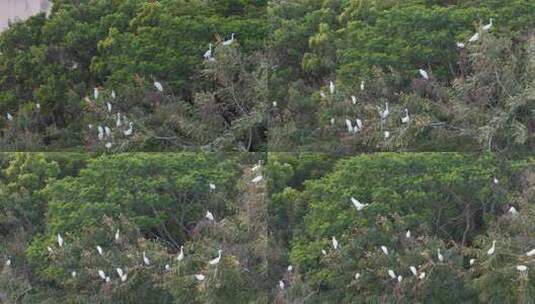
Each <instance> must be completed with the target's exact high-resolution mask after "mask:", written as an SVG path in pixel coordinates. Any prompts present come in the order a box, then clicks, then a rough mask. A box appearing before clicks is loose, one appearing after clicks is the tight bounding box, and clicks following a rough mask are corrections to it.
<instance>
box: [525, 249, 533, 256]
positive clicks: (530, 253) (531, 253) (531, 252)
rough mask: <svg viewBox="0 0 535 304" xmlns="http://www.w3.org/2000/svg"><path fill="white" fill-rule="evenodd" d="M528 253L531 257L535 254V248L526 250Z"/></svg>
mask: <svg viewBox="0 0 535 304" xmlns="http://www.w3.org/2000/svg"><path fill="white" fill-rule="evenodd" d="M526 255H527V256H528V257H530V256H534V255H535V248H534V249H531V250H530V251H528V252H526Z"/></svg>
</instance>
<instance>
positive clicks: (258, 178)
mask: <svg viewBox="0 0 535 304" xmlns="http://www.w3.org/2000/svg"><path fill="white" fill-rule="evenodd" d="M262 178H263V176H262V175H259V176H257V177H255V178H253V180H252V181H251V182H252V183H253V184H257V183H259V182H260V181H261V180H262Z"/></svg>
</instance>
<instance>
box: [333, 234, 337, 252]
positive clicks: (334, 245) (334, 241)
mask: <svg viewBox="0 0 535 304" xmlns="http://www.w3.org/2000/svg"><path fill="white" fill-rule="evenodd" d="M332 244H333V248H334V250H336V249H338V241H337V240H336V238H335V237H334V236H333V237H332Z"/></svg>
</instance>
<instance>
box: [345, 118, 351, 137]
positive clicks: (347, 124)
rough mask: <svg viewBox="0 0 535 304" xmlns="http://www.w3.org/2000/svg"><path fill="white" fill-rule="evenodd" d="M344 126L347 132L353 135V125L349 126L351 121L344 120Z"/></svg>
mask: <svg viewBox="0 0 535 304" xmlns="http://www.w3.org/2000/svg"><path fill="white" fill-rule="evenodd" d="M346 126H347V132H349V133H353V124H351V120H349V119H347V118H346Z"/></svg>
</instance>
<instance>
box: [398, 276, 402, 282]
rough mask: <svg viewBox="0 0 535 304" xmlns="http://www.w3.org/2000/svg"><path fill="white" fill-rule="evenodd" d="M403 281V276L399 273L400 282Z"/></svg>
mask: <svg viewBox="0 0 535 304" xmlns="http://www.w3.org/2000/svg"><path fill="white" fill-rule="evenodd" d="M401 281H403V277H402V276H401V275H398V282H400V283H401Z"/></svg>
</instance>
